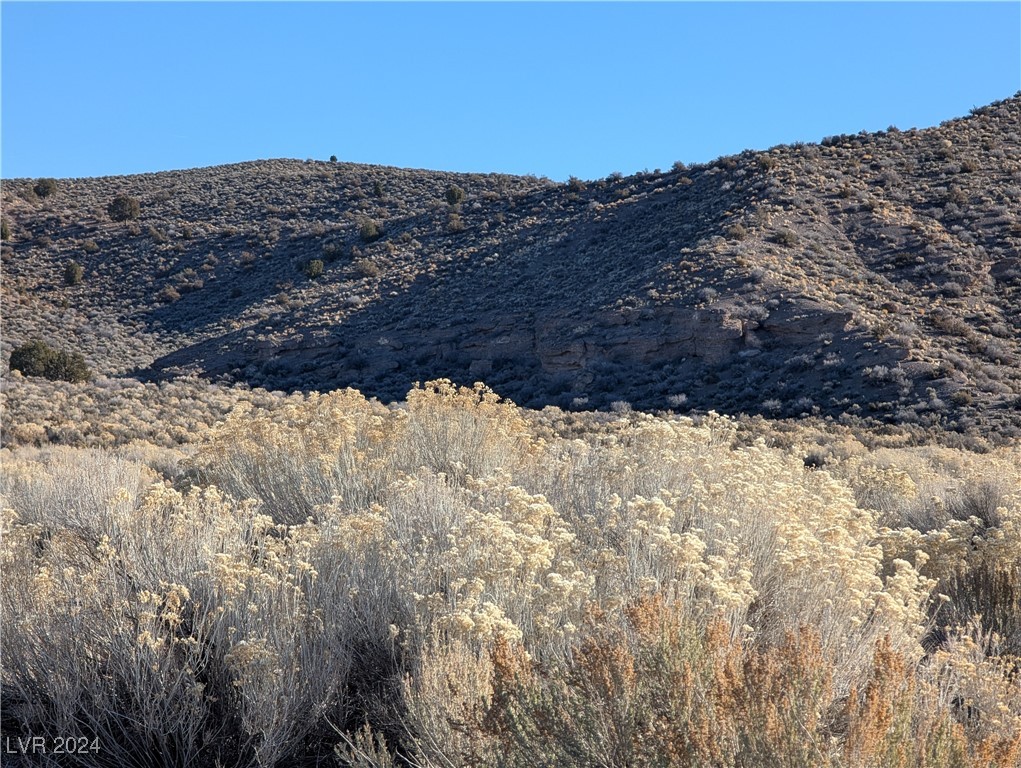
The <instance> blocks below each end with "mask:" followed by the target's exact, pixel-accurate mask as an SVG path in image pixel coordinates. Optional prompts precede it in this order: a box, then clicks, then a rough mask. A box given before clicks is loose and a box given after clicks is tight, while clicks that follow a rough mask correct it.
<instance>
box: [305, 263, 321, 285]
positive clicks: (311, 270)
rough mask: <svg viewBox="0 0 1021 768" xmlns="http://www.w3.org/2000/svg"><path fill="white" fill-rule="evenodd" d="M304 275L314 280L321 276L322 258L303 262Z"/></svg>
mask: <svg viewBox="0 0 1021 768" xmlns="http://www.w3.org/2000/svg"><path fill="white" fill-rule="evenodd" d="M304 272H305V275H306V276H307V277H308V278H309V279H310V280H315V279H316V278H318V277H322V276H323V260H322V259H310V260H309V261H308V262H307V263H306V264H305V270H304Z"/></svg>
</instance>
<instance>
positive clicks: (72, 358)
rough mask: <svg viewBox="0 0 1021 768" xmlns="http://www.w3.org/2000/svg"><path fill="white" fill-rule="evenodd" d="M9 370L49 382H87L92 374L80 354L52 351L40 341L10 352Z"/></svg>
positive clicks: (23, 345) (31, 342)
mask: <svg viewBox="0 0 1021 768" xmlns="http://www.w3.org/2000/svg"><path fill="white" fill-rule="evenodd" d="M10 368H11V370H12V371H21V373H23V374H24V375H25V376H42V377H44V378H47V379H50V380H51V381H70V382H81V381H88V380H89V379H90V378H91V377H92V372H91V371H90V370H89V367H88V365H87V364H86V363H85V358H84V357H82V355H81V353H80V352H65V351H64V350H59V349H54V348H52V347H50V346H49V345H48V344H46V343H45V342H42V341H38V340H37V341H30V342H28V343H27V344H22V345H21V346H19V347H15V348H14V350H13V351H12V352H11V360H10Z"/></svg>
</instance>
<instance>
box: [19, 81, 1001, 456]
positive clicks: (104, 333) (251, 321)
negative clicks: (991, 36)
mask: <svg viewBox="0 0 1021 768" xmlns="http://www.w3.org/2000/svg"><path fill="white" fill-rule="evenodd" d="M1019 126H1021V95H1019V96H1015V97H1014V98H1012V99H1008V100H1006V101H1003V102H999V103H997V104H993V105H991V106H989V107H985V108H982V109H978V110H974V111H973V113H972V114H971V115H970V116H968V117H965V118H962V119H959V120H954V121H950V122H947V123H945V124H943V125H941V126H939V127H936V128H930V129H924V130H905V131H899V130H897V129H895V128H893V127H891V128H890V129H889V130H888V131H885V132H881V133H878V134H864V133H863V134H859V135H854V136H838V137H830V138H827V139H825V140H823V141H822V142H821V143H820V144H806V145H796V146H780V147H775V148H773V149H770V150H768V151H762V152H759V151H748V152H744V153H742V154H740V155H736V156H732V157H725V158H721V159H719V160H717V161H715V162H713V163H709V164H706V165H698V166H691V167H685V166H684V165H683V164H680V163H678V164H676V165H675V167H674V168H672V169H671V170H669V171H666V172H660V171H653V172H647V173H642V174H638V175H635V176H630V177H620V176H617V175H615V176H612V177H610V178H607V179H603V180H598V181H588V182H582V181H579V180H575V179H572V180H571V181H570V182H569V183H567V184H557V183H553V182H551V181H549V180H547V179H537V178H533V177H511V176H502V175H461V174H451V173H440V172H432V171H416V170H402V169H395V168H385V167H374V166H359V165H351V164H345V163H331V162H318V161H304V162H302V161H291V160H273V161H259V162H251V163H243V164H240V165H233V166H223V167H216V168H206V169H197V170H191V171H180V172H167V173H156V174H145V175H140V176H130V177H108V178H94V179H65V180H58V181H57V183H56V189H55V191H53V192H52V193H51V194H48V195H46V196H45V197H39V195H38V194H37V193H36V192H35V191H34V187H35V186H36V185H37V180H34V179H33V180H28V179H15V180H10V181H4V183H3V185H2V202H3V218H4V220H5V222H6V224H7V226H8V228H9V232H10V235H9V238H8V239H7V240H5V241H4V243H3V325H4V328H3V331H4V333H3V341H2V347H3V354H4V360H5V361H6V359H7V358H8V356H9V354H10V351H11V349H12V348H13V347H14V346H16V345H18V344H20V343H22V342H24V341H27V340H30V339H35V338H39V339H43V340H46V341H48V342H49V343H51V344H53V345H55V346H64V347H66V348H74V349H77V350H80V351H81V352H82V353H83V354H84V355H85V357H86V359H87V361H88V362H89V364H90V365H91V366H92V368H93V370H94V371H95V372H96V373H97V374H98V375H100V376H105V377H128V378H134V379H139V380H142V381H160V380H166V379H173V378H178V377H182V376H199V377H201V378H204V379H209V380H212V381H215V382H222V383H227V382H244V383H246V384H249V385H251V386H253V387H265V388H267V389H274V390H275V389H282V390H319V391H324V390H329V389H334V388H338V387H346V386H351V387H357V388H359V389H361V390H362V391H363V392H365V393H366V394H367V395H371V396H377V397H380V398H381V399H388V400H389V399H396V398H400V397H402V396H403V395H404V394H405V393H406V392H407V390H408V388H409V387H410V386H411V384H412V382H415V381H425V380H428V379H433V378H438V377H448V378H451V379H453V380H455V381H461V382H473V381H484V382H486V383H487V384H488V385H490V386H491V387H493V388H494V389H495V390H496V391H497V392H499V393H500V394H502V395H504V396H507V397H509V398H511V399H513V400H515V401H516V402H518V403H520V404H523V405H528V406H535V407H539V406H543V405H548V404H553V405H558V406H560V407H563V408H573V409H595V408H599V409H602V408H607V407H610V406H611V405H612V404H614V403H618V402H628V403H630V404H631V405H632V406H633V407H635V408H640V409H664V410H665V409H673V410H675V411H688V410H690V409H697V410H708V409H716V410H718V411H721V412H726V413H753V414H762V415H765V416H769V417H797V416H801V415H802V414H810V415H818V416H824V417H825V416H830V417H833V418H834V419H842V420H845V421H848V420H862V419H866V420H875V421H877V422H883V423H899V424H914V425H921V426H923V427H932V428H941V429H950V430H957V431H961V432H970V433H976V434H983V433H996V434H997V435H998V436H1001V437H1011V436H1016V435H1018V434H1021V363H1019V361H1021V128H1019ZM122 194H124V195H129V196H132V197H134V198H136V199H137V200H138V201H139V203H140V215H139V217H138V218H137V219H135V220H129V221H123V222H115V221H112V220H111V218H110V216H109V214H108V212H107V207H108V205H109V203H110V202H111V200H112V199H113V198H114V197H115V196H117V195H122ZM71 261H74V262H76V263H77V264H80V265H81V267H82V270H81V281H80V282H77V283H76V284H69V283H75V280H74V279H73V277H68V276H67V275H66V274H65V273H66V271H67V265H68V263H69V262H71ZM4 369H5V371H6V362H5V364H4ZM5 375H6V374H5Z"/></svg>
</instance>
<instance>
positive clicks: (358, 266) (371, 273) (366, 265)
mask: <svg viewBox="0 0 1021 768" xmlns="http://www.w3.org/2000/svg"><path fill="white" fill-rule="evenodd" d="M351 266H352V267H353V268H354V271H355V274H357V275H359V276H361V277H379V276H380V275H381V274H382V270H380V268H379V265H378V264H376V262H374V261H373V260H372V259H369V258H361V259H357V260H355V261H354V262H353V263H352V264H351Z"/></svg>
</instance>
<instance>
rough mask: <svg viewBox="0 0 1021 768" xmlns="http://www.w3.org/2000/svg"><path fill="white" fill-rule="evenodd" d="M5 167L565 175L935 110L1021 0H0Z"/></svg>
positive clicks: (68, 171)
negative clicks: (277, 165)
mask: <svg viewBox="0 0 1021 768" xmlns="http://www.w3.org/2000/svg"><path fill="white" fill-rule="evenodd" d="M0 24H2V54H0V58H2V62H0V63H2V104H0V109H2V111H0V125H2V157H0V174H2V176H3V178H17V177H26V176H27V177H40V176H55V177H72V176H102V175H113V174H123V173H142V172H150V171H160V170H169V169H176V168H191V167H198V166H206V165H218V164H221V163H230V162H238V161H243V160H256V159H263V158H271V157H294V158H300V159H304V158H309V157H311V158H317V159H326V158H328V157H329V156H330V155H331V154H335V155H337V156H338V157H339V158H340V159H341V160H344V161H351V162H362V163H378V164H384V165H396V166H404V167H412V168H431V169H438V170H453V171H476V172H490V171H494V172H505V173H532V174H536V175H541V176H549V177H550V178H553V179H557V180H562V179H566V178H567V177H568V176H569V175H575V176H579V177H581V178H586V179H592V178H597V177H602V176H606V175H607V174H609V173H611V172H613V171H620V172H623V173H633V172H635V171H639V170H642V169H650V170H651V169H654V168H664V169H665V168H668V167H669V166H670V165H671V164H672V163H673V162H674V161H676V160H681V161H684V162H688V163H692V162H703V161H707V160H711V159H713V158H715V157H718V156H720V155H724V154H731V153H735V152H739V151H741V150H743V149H749V148H754V149H764V148H767V147H770V146H773V145H775V144H780V143H789V142H794V141H818V140H820V139H822V138H823V137H824V136H828V135H832V134H837V133H856V132H858V131H860V130H881V129H885V128H886V127H888V126H889V125H896V126H898V127H899V128H902V129H904V128H910V127H925V126H929V125H935V124H938V123H939V122H941V121H942V120H946V119H949V118H952V117H958V116H961V115H964V114H967V112H968V110H969V109H971V108H972V107H974V106H981V105H983V104H986V103H989V102H991V101H995V100H998V99H1002V98H1006V97H1009V96H1012V95H1013V94H1014V93H1015V92H1017V91H1018V90H1019V89H1021V3H1018V2H1001V3H971V2H969V3H765V2H763V3H642V4H639V3H595V4H591V3H451V4H439V3H412V4H405V3H325V2H323V3H302V4H298V3H223V4H220V3H106V4H102V3H23V2H3V3H2V5H0Z"/></svg>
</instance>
